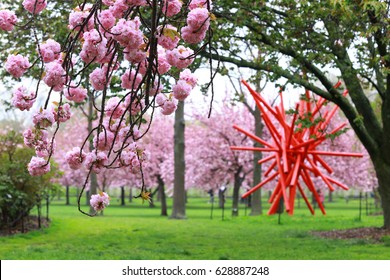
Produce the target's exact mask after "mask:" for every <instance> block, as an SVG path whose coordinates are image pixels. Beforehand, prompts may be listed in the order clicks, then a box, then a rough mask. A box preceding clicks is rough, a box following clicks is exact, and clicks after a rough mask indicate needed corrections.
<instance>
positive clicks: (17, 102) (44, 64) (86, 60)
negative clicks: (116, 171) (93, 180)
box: [0, 0, 215, 216]
mask: <svg viewBox="0 0 390 280" xmlns="http://www.w3.org/2000/svg"><path fill="white" fill-rule="evenodd" d="M87 2H88V1H82V2H81V3H79V4H78V6H76V7H75V8H74V10H73V11H71V12H70V14H69V22H68V30H69V33H68V35H67V37H66V40H65V42H64V44H63V45H60V44H59V43H58V42H56V41H55V40H53V39H48V40H46V41H40V40H39V38H40V37H39V36H38V35H37V34H38V33H39V30H37V28H36V24H35V23H36V21H39V14H40V13H41V12H42V11H44V10H45V9H46V8H47V1H46V0H24V1H23V3H22V5H23V7H24V9H25V10H26V11H27V12H29V13H30V14H31V17H30V18H29V20H28V22H27V23H26V24H23V25H21V24H19V23H18V17H17V16H16V14H15V13H14V12H13V11H11V10H7V9H4V10H0V31H5V32H12V31H14V30H15V29H17V28H18V26H20V27H23V28H31V29H32V30H33V33H34V37H35V40H36V45H37V53H36V54H31V58H33V57H35V59H34V60H35V62H34V63H33V64H31V63H30V62H29V58H28V57H24V56H22V55H14V54H11V55H9V56H8V58H7V61H6V63H5V69H6V70H7V71H8V73H9V74H11V75H12V76H13V77H14V78H15V79H19V78H21V77H22V76H23V75H26V73H27V72H28V71H29V70H31V69H33V68H37V69H40V73H41V75H40V76H39V77H37V85H38V86H37V90H36V92H29V91H28V90H27V89H26V88H25V87H23V86H19V87H17V88H16V90H15V91H14V95H13V98H12V104H13V105H14V106H15V107H16V108H18V109H20V110H22V111H23V110H30V109H31V108H32V107H33V104H34V102H35V100H36V99H37V97H38V95H39V93H41V92H42V90H41V87H40V86H41V84H42V83H41V82H42V81H43V84H45V85H46V86H48V87H49V88H50V90H49V94H48V95H47V98H46V102H45V105H44V106H43V107H41V108H39V109H38V110H37V112H35V113H34V115H33V124H34V126H33V127H32V128H29V129H27V130H26V131H25V132H24V133H23V136H24V142H25V144H26V145H27V146H29V147H31V148H34V149H35V150H36V156H34V157H33V158H32V159H31V161H30V163H29V164H28V170H29V172H30V174H31V175H32V176H40V175H43V174H45V173H47V172H49V170H50V159H51V157H52V155H53V153H54V152H55V151H54V147H55V135H56V133H57V131H58V130H59V127H60V124H61V123H63V122H66V121H68V120H69V119H70V118H71V116H72V113H71V109H72V107H75V106H77V105H79V104H80V103H83V102H85V101H86V99H87V97H88V96H89V97H90V98H93V99H92V100H90V102H92V104H93V108H94V112H93V114H96V115H97V123H95V127H93V128H92V130H91V131H90V132H89V135H88V137H87V138H86V139H85V141H84V143H83V145H82V146H81V147H74V148H73V149H72V150H70V151H69V152H68V153H67V154H66V161H67V162H68V164H69V166H70V168H71V169H79V168H81V167H82V166H83V165H84V166H85V167H87V169H88V175H87V177H86V180H85V183H84V186H83V188H82V191H81V194H82V193H83V191H84V190H85V188H86V186H87V184H88V180H89V176H90V174H91V173H100V172H101V171H102V170H103V169H104V168H124V169H126V170H127V171H128V172H132V173H140V174H141V175H142V174H143V173H142V166H143V165H144V164H145V162H147V159H148V152H147V151H146V150H145V149H144V148H143V147H142V145H141V144H140V143H139V142H138V140H139V139H141V138H142V137H143V135H145V134H146V133H147V131H148V130H149V127H150V122H145V116H146V115H151V116H152V117H153V115H154V111H155V110H156V109H157V108H159V109H160V111H161V113H162V114H163V115H170V114H172V113H173V112H174V111H175V110H176V106H177V103H178V101H183V100H185V99H186V98H187V97H188V95H189V94H190V92H191V91H192V89H193V88H194V87H195V85H196V84H197V78H196V77H195V75H194V74H193V73H191V71H190V70H189V69H188V67H189V66H190V65H191V63H192V62H193V61H194V58H195V55H196V54H197V53H199V49H204V48H206V47H207V46H209V48H210V49H212V46H211V35H212V31H211V26H210V25H211V21H212V20H214V19H215V17H214V15H213V14H212V12H211V11H212V8H213V7H212V3H211V0H192V1H185V3H183V2H182V1H181V0H116V1H114V0H95V1H91V2H93V4H91V3H87ZM39 34H43V33H39ZM42 36H43V35H42ZM202 41H205V43H203V44H202V46H201V47H199V49H195V50H193V49H192V48H190V47H189V46H188V45H190V46H195V47H196V46H197V45H198V44H199V43H201V42H202ZM213 77H214V76H213V75H212V78H213ZM118 78H120V86H118V85H115V82H116V81H118V80H119V79H118ZM88 92H91V93H90V94H88ZM53 99H55V100H59V101H54V102H53ZM151 119H152V118H151ZM145 126H146V128H145ZM53 128H54V133H53V134H52V137H49V134H50V131H51V130H53ZM88 139H93V140H92V142H93V149H92V150H88V149H87V148H88V147H87V145H86V143H87V142H88V141H89V140H88ZM142 182H143V180H142ZM81 194H80V197H79V199H78V204H79V210H80V212H82V213H83V214H86V215H90V216H91V214H88V213H86V212H84V211H82V210H81V208H80V198H81ZM139 197H141V198H142V199H146V200H149V197H148V193H147V192H146V190H145V187H144V184H142V186H141V194H140V195H139ZM90 203H91V206H92V207H93V208H94V209H95V211H96V212H98V211H100V210H102V209H104V208H105V206H107V205H108V204H109V197H108V195H107V194H106V193H103V192H100V193H99V194H94V195H92V197H91V201H90Z"/></svg>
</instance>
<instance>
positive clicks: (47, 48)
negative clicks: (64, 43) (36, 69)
mask: <svg viewBox="0 0 390 280" xmlns="http://www.w3.org/2000/svg"><path fill="white" fill-rule="evenodd" d="M40 54H41V57H42V60H43V62H45V63H48V62H52V61H54V60H57V59H59V58H60V54H61V45H60V44H59V43H57V42H56V41H54V40H53V39H49V40H47V41H46V42H45V43H43V44H41V45H40Z"/></svg>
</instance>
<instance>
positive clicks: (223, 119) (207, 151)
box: [186, 103, 254, 216]
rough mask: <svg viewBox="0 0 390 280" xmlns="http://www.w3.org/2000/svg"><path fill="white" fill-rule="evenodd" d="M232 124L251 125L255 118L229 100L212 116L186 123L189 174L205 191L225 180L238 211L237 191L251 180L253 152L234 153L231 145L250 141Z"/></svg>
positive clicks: (223, 182)
mask: <svg viewBox="0 0 390 280" xmlns="http://www.w3.org/2000/svg"><path fill="white" fill-rule="evenodd" d="M233 124H238V125H240V126H242V127H245V128H246V129H247V130H249V131H250V130H253V129H254V119H253V117H252V116H251V114H250V113H249V111H248V109H247V108H246V107H244V106H242V105H241V106H239V105H236V106H232V105H229V104H228V103H226V104H224V106H222V107H221V109H220V111H219V112H216V110H215V111H214V113H213V117H212V118H206V117H204V116H201V115H200V116H197V121H196V122H195V123H194V124H193V125H192V126H190V127H189V129H188V130H189V135H188V137H186V138H187V139H188V145H189V146H190V148H189V149H188V150H190V153H191V156H189V157H187V159H188V166H189V170H188V173H189V174H188V175H187V177H189V178H192V179H191V180H192V184H193V185H198V186H202V187H203V188H205V190H206V191H208V190H209V189H216V188H218V187H219V186H221V185H223V184H227V183H232V184H233V206H232V208H233V213H232V214H233V215H235V216H236V215H238V203H239V192H240V188H241V187H242V185H243V183H247V180H250V178H249V177H250V176H249V175H250V174H251V172H252V171H253V154H252V153H237V152H235V151H232V150H230V146H236V145H245V144H247V145H249V144H251V142H250V140H249V139H248V138H247V137H245V136H243V135H240V134H238V133H236V131H235V130H234V129H233V128H232V125H233Z"/></svg>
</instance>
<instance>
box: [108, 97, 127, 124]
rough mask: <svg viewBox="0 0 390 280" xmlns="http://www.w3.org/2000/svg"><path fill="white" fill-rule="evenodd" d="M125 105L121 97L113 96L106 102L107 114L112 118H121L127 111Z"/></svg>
mask: <svg viewBox="0 0 390 280" xmlns="http://www.w3.org/2000/svg"><path fill="white" fill-rule="evenodd" d="M125 109H126V108H125V106H124V104H123V102H121V99H120V98H119V97H111V98H110V99H108V101H107V104H106V114H107V116H109V117H111V118H112V119H118V118H120V117H121V116H122V115H123V113H124V112H125Z"/></svg>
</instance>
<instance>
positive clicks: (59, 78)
mask: <svg viewBox="0 0 390 280" xmlns="http://www.w3.org/2000/svg"><path fill="white" fill-rule="evenodd" d="M45 70H46V71H45V76H44V77H43V81H44V82H45V84H46V85H48V86H49V87H52V88H53V90H55V91H61V90H62V89H63V87H64V84H65V81H66V73H65V70H64V68H63V67H62V65H61V64H60V63H59V62H58V61H53V62H50V63H48V64H46V67H45Z"/></svg>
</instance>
